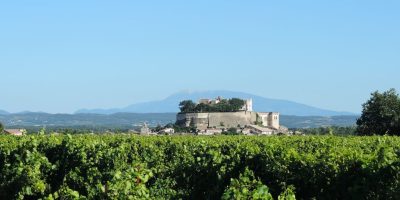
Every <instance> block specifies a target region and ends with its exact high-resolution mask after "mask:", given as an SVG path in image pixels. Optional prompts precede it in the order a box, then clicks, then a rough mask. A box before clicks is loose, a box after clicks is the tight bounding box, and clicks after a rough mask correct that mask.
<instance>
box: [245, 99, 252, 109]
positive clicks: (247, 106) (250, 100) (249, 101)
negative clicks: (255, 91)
mask: <svg viewBox="0 0 400 200" xmlns="http://www.w3.org/2000/svg"><path fill="white" fill-rule="evenodd" d="M246 111H250V112H252V111H253V99H248V100H246Z"/></svg>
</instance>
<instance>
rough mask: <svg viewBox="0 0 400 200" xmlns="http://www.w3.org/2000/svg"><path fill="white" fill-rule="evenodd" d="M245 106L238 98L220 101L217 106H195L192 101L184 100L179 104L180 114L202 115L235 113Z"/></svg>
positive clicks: (202, 104)
mask: <svg viewBox="0 0 400 200" xmlns="http://www.w3.org/2000/svg"><path fill="white" fill-rule="evenodd" d="M244 104H245V101H244V100H242V99H239V98H232V99H222V100H221V101H220V102H219V103H217V104H212V105H211V104H204V103H200V104H196V103H194V102H193V101H192V100H185V101H182V102H181V103H180V104H179V108H180V110H181V112H182V113H202V112H236V111H239V110H240V109H241V108H242V107H243V106H244Z"/></svg>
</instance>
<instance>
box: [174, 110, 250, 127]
mask: <svg viewBox="0 0 400 200" xmlns="http://www.w3.org/2000/svg"><path fill="white" fill-rule="evenodd" d="M256 120H257V113H256V112H248V111H240V112H217V113H180V114H178V115H177V124H179V125H182V126H186V127H189V126H191V125H192V126H196V127H197V128H198V129H207V128H213V127H216V128H236V127H238V126H241V127H244V126H246V125H249V124H254V122H255V121H256Z"/></svg>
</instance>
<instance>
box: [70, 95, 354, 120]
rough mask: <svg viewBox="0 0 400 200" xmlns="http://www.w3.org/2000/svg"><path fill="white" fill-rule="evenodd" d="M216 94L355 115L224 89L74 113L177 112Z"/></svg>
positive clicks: (277, 107) (266, 105)
mask: <svg viewBox="0 0 400 200" xmlns="http://www.w3.org/2000/svg"><path fill="white" fill-rule="evenodd" d="M218 96H221V97H224V98H233V97H238V98H243V99H253V108H254V110H255V111H259V112H272V111H273V112H280V113H281V114H282V115H294V116H341V115H355V114H354V113H350V112H338V111H332V110H327V109H321V108H316V107H313V106H309V105H305V104H301V103H296V102H293V101H288V100H279V99H270V98H265V97H261V96H257V95H253V94H248V93H243V92H233V91H226V90H217V91H204V92H180V93H176V94H173V95H171V96H169V97H167V98H166V99H164V100H160V101H150V102H144V103H137V104H132V105H130V106H127V107H125V108H113V109H82V110H78V111H77V112H76V113H91V114H114V113H121V112H124V113H168V112H178V111H179V108H178V105H179V102H181V101H182V100H188V99H190V100H193V101H195V102H197V101H198V100H199V99H202V98H210V99H213V98H216V97H218Z"/></svg>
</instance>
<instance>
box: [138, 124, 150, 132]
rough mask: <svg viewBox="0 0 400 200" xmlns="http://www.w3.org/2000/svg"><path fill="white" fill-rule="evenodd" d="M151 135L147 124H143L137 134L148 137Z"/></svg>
mask: <svg viewBox="0 0 400 200" xmlns="http://www.w3.org/2000/svg"><path fill="white" fill-rule="evenodd" d="M151 133H152V132H151V129H150V128H149V127H148V126H147V123H143V126H142V127H141V128H140V131H139V134H140V135H150V134H151Z"/></svg>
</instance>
